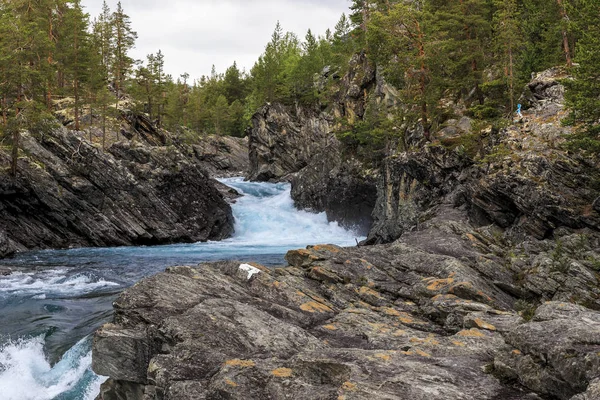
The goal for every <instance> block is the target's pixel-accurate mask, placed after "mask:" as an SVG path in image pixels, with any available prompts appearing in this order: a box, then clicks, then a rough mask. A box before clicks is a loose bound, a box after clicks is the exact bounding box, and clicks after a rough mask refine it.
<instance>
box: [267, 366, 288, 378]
mask: <svg viewBox="0 0 600 400" xmlns="http://www.w3.org/2000/svg"><path fill="white" fill-rule="evenodd" d="M292 372H293V371H292V370H291V369H289V368H277V369H274V370H273V371H271V374H273V375H274V376H276V377H278V378H289V377H290V376H292Z"/></svg>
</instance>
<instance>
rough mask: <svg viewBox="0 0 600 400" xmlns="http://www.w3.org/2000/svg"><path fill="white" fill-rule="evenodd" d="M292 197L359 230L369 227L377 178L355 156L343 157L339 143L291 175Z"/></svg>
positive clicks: (297, 201) (297, 204)
mask: <svg viewBox="0 0 600 400" xmlns="http://www.w3.org/2000/svg"><path fill="white" fill-rule="evenodd" d="M291 182H292V198H293V199H294V202H295V204H296V206H297V207H299V208H301V209H309V210H314V211H318V212H322V211H326V212H327V217H328V218H329V220H330V221H337V222H340V223H341V224H342V225H343V226H345V227H348V228H350V229H353V230H355V231H356V232H357V233H359V234H364V235H366V233H367V232H368V231H369V229H370V228H371V226H372V224H373V218H372V216H371V214H372V212H373V208H374V206H375V198H376V193H377V186H376V179H375V177H373V176H368V175H366V174H365V172H364V167H363V166H362V164H360V163H359V162H357V161H356V160H352V159H350V160H343V159H342V156H341V155H340V152H339V149H338V144H337V143H335V144H332V145H330V146H328V147H326V148H325V149H324V150H322V152H321V153H319V154H317V155H316V156H315V157H314V158H313V160H312V161H311V163H310V164H309V165H308V166H306V167H305V168H304V169H302V170H301V171H300V172H298V173H297V174H294V175H293V177H292V179H291Z"/></svg>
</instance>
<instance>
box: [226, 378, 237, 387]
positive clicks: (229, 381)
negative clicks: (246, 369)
mask: <svg viewBox="0 0 600 400" xmlns="http://www.w3.org/2000/svg"><path fill="white" fill-rule="evenodd" d="M225 383H226V384H228V385H229V386H233V387H238V384H237V383H235V382H234V381H232V380H231V379H229V378H225Z"/></svg>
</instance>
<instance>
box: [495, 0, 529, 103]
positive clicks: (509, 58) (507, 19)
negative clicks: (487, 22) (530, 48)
mask: <svg viewBox="0 0 600 400" xmlns="http://www.w3.org/2000/svg"><path fill="white" fill-rule="evenodd" d="M495 6H496V12H495V14H494V32H495V35H494V42H495V46H494V47H495V49H496V51H497V56H496V61H497V62H498V63H499V64H500V66H501V67H502V69H503V73H504V78H505V79H504V80H505V82H506V83H505V85H506V88H507V93H508V96H507V97H508V100H509V105H508V109H509V111H510V112H513V111H514V109H515V91H516V82H517V79H518V77H517V71H516V68H517V64H518V57H519V55H520V52H521V48H522V46H523V41H522V36H523V34H522V30H521V23H520V20H519V10H518V4H517V0H495Z"/></svg>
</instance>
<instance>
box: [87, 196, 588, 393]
mask: <svg viewBox="0 0 600 400" xmlns="http://www.w3.org/2000/svg"><path fill="white" fill-rule="evenodd" d="M466 218H467V215H466V212H464V211H460V210H456V209H443V208H440V210H439V213H438V214H437V216H436V217H434V218H432V219H431V220H430V221H428V222H427V223H424V224H423V225H421V226H420V228H419V229H418V230H415V231H413V232H408V233H405V234H404V235H403V236H402V238H401V239H400V240H398V241H396V242H394V243H392V244H387V245H377V246H370V247H359V248H347V249H344V248H339V247H336V246H330V245H322V246H312V247H309V248H307V249H305V250H295V251H291V252H289V253H288V254H287V256H286V260H287V262H288V266H286V267H282V268H275V269H267V268H265V267H262V266H260V265H254V267H255V268H256V269H257V270H258V271H260V272H258V273H255V274H252V275H251V276H250V275H249V274H248V271H247V269H244V268H240V266H241V265H240V263H239V262H222V263H214V264H204V265H200V266H198V267H174V268H169V269H168V270H167V271H166V272H165V273H162V274H159V275H157V276H155V277H152V278H149V279H146V280H144V281H142V282H140V283H139V284H137V285H136V286H134V287H133V288H131V289H129V290H127V291H126V292H124V293H123V294H122V295H121V296H120V298H119V299H118V300H117V301H116V302H115V321H114V324H110V325H107V326H105V327H104V328H103V329H102V330H100V331H99V332H98V333H97V334H96V337H95V340H94V369H95V371H96V372H98V373H100V374H108V375H110V376H111V379H110V380H109V381H108V382H107V383H106V384H105V386H104V389H103V393H109V394H110V395H100V397H99V399H112V398H120V397H110V396H113V395H115V393H116V394H118V395H123V393H125V392H127V393H131V392H132V389H131V387H132V386H133V387H135V388H136V390H137V391H138V392H137V393H139V394H138V395H129V397H123V398H127V399H138V398H139V399H146V400H148V399H223V398H229V399H286V398H290V399H331V398H335V399H338V398H344V399H367V398H370V399H423V400H425V399H541V398H544V399H550V398H552V399H571V398H574V399H575V400H579V399H587V398H594V397H589V396H594V393H595V392H594V391H595V390H596V389H597V388H596V386H594V385H595V384H596V380H597V379H598V378H599V377H600V376H599V375H600V371H599V370H598V368H599V367H598V366H599V365H600V364H599V362H600V357H599V354H600V336H598V332H597V331H598V329H599V327H600V312H598V311H595V310H600V302H599V298H600V291H599V288H598V281H597V277H596V273H597V265H596V262H597V261H591V260H600V254H599V253H598V248H599V246H598V245H599V244H600V237H599V236H598V235H597V234H594V233H593V232H581V233H578V234H574V235H569V236H564V237H563V244H562V245H561V246H562V247H561V248H560V249H559V250H558V252H560V253H561V254H564V255H566V254H569V260H570V261H569V266H568V267H564V266H561V265H560V263H559V261H557V260H559V259H560V257H558V256H557V249H556V242H555V241H552V240H542V241H540V240H536V239H530V240H529V241H526V242H524V243H522V244H519V245H514V244H510V243H507V242H505V241H503V240H502V239H501V238H500V237H499V235H498V230H496V229H497V228H495V229H492V228H491V227H482V228H477V229H475V228H473V227H471V226H470V225H469V224H467V223H465V222H464V221H465V220H466ZM525 249H527V251H525ZM525 253H526V254H525ZM544 260H546V261H544ZM536 263H537V264H536ZM545 263H547V264H548V265H547V268H544V267H542V265H544V264H545ZM553 263H555V264H553ZM528 268H535V271H529V270H528ZM559 282H560V283H559ZM576 302H578V303H579V304H580V305H576V304H574V303H576ZM597 336H598V337H597ZM122 387H125V388H127V389H126V390H124V389H120V388H122ZM141 393H144V394H143V396H142V395H141ZM573 396H578V397H573ZM585 396H588V397H585Z"/></svg>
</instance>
